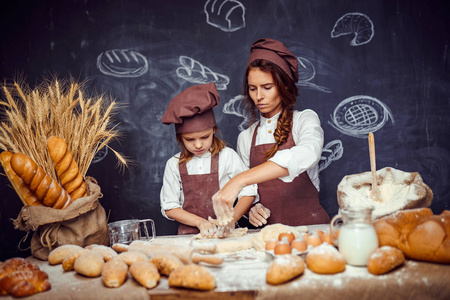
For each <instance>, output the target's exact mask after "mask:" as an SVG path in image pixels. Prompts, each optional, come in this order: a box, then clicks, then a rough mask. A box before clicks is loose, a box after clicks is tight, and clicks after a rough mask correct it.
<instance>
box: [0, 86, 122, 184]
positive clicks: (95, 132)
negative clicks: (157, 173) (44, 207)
mask: <svg viewBox="0 0 450 300" xmlns="http://www.w3.org/2000/svg"><path fill="white" fill-rule="evenodd" d="M83 85H84V83H77V82H73V81H70V82H69V81H67V80H61V81H59V80H57V79H52V80H46V81H44V82H43V83H42V84H40V85H39V86H37V87H36V88H35V89H31V88H30V87H29V86H27V85H26V84H24V83H23V82H16V81H14V82H13V84H7V83H6V82H5V83H3V85H1V88H2V90H3V94H4V97H3V99H0V112H1V113H2V114H1V116H0V117H1V123H0V149H2V150H7V151H11V152H13V153H16V152H22V153H24V154H26V155H28V156H30V157H31V158H32V159H33V160H34V161H35V162H36V163H37V164H38V165H39V166H41V167H42V168H43V169H44V171H46V172H47V174H49V175H50V176H51V177H52V178H53V179H55V180H58V177H57V175H56V171H55V168H54V164H53V162H52V160H51V158H50V155H49V153H48V150H47V139H48V138H49V137H50V136H57V137H59V138H62V139H63V140H64V141H65V142H66V143H67V147H68V149H69V150H70V152H71V153H72V156H73V158H74V160H75V161H76V162H77V163H78V167H79V170H80V173H81V174H82V175H83V176H85V175H86V173H87V171H88V169H89V166H90V164H91V162H92V160H93V159H94V157H95V155H96V153H97V152H98V151H99V150H101V149H102V148H103V147H108V148H110V147H109V146H108V144H109V143H110V142H111V141H112V140H114V139H117V138H118V137H119V136H120V133H119V131H118V129H117V125H115V124H112V122H111V120H112V117H113V115H114V114H115V112H116V109H117V108H118V107H117V103H116V102H115V101H114V100H112V99H111V98H108V97H106V96H105V95H101V96H100V97H86V95H85V92H84V90H83ZM110 149H111V148H110ZM111 150H112V152H113V153H114V154H115V155H116V157H117V160H118V164H119V166H121V167H126V166H127V163H128V160H127V158H126V157H125V156H123V155H121V154H120V153H119V152H117V151H115V150H113V149H111Z"/></svg>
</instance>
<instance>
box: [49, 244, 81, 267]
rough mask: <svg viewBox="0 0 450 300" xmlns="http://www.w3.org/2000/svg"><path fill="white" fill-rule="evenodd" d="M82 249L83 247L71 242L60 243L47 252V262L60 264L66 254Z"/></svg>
mask: <svg viewBox="0 0 450 300" xmlns="http://www.w3.org/2000/svg"><path fill="white" fill-rule="evenodd" d="M80 251H83V247H80V246H78V245H73V244H66V245H61V246H59V247H57V248H55V249H53V250H52V251H51V252H50V253H49V254H48V258H47V260H48V263H49V264H51V265H57V264H60V263H62V262H63V261H64V259H66V258H67V257H68V256H70V255H72V254H73V253H75V252H80Z"/></svg>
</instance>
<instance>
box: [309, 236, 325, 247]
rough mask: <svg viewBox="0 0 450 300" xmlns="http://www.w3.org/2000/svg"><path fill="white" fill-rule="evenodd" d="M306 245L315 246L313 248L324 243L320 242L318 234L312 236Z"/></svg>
mask: <svg viewBox="0 0 450 300" xmlns="http://www.w3.org/2000/svg"><path fill="white" fill-rule="evenodd" d="M306 244H307V245H308V246H310V245H311V246H313V247H317V246H319V245H320V244H322V241H321V240H320V238H319V236H318V235H316V234H311V235H310V236H309V237H308V239H307V240H306Z"/></svg>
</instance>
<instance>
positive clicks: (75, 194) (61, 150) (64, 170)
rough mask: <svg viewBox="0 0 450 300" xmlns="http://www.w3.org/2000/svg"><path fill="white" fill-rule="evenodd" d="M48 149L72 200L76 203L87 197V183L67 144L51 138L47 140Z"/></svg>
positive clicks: (54, 137)
mask: <svg viewBox="0 0 450 300" xmlns="http://www.w3.org/2000/svg"><path fill="white" fill-rule="evenodd" d="M47 148H48V152H49V153H50V157H51V158H52V160H53V162H54V163H55V169H56V173H57V174H58V177H59V179H60V180H61V184H62V185H63V187H64V188H65V189H66V191H67V193H69V195H70V197H71V198H72V200H73V201H75V200H76V199H78V198H80V197H84V196H86V195H87V190H86V183H85V182H84V179H83V176H82V175H81V174H80V172H79V169H78V164H77V163H76V161H75V160H74V159H73V157H72V154H71V153H70V151H69V149H68V148H67V144H66V142H65V141H64V140H63V139H60V138H58V137H56V136H51V137H49V138H48V140H47Z"/></svg>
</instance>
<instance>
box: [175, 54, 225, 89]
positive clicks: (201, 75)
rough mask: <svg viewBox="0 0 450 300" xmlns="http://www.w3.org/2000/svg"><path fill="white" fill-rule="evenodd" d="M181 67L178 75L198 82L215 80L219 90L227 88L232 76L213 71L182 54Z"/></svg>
mask: <svg viewBox="0 0 450 300" xmlns="http://www.w3.org/2000/svg"><path fill="white" fill-rule="evenodd" d="M180 64H181V67H179V68H178V69H177V71H176V72H177V75H178V77H180V78H182V79H184V80H186V81H189V82H192V83H196V84H203V83H209V82H214V83H215V84H216V87H217V89H218V90H226V89H227V85H228V83H230V78H228V76H226V75H222V74H218V73H216V72H213V71H212V70H211V69H210V68H208V67H205V66H204V65H202V64H201V63H200V62H198V61H196V60H194V59H192V58H190V57H187V56H180Z"/></svg>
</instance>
